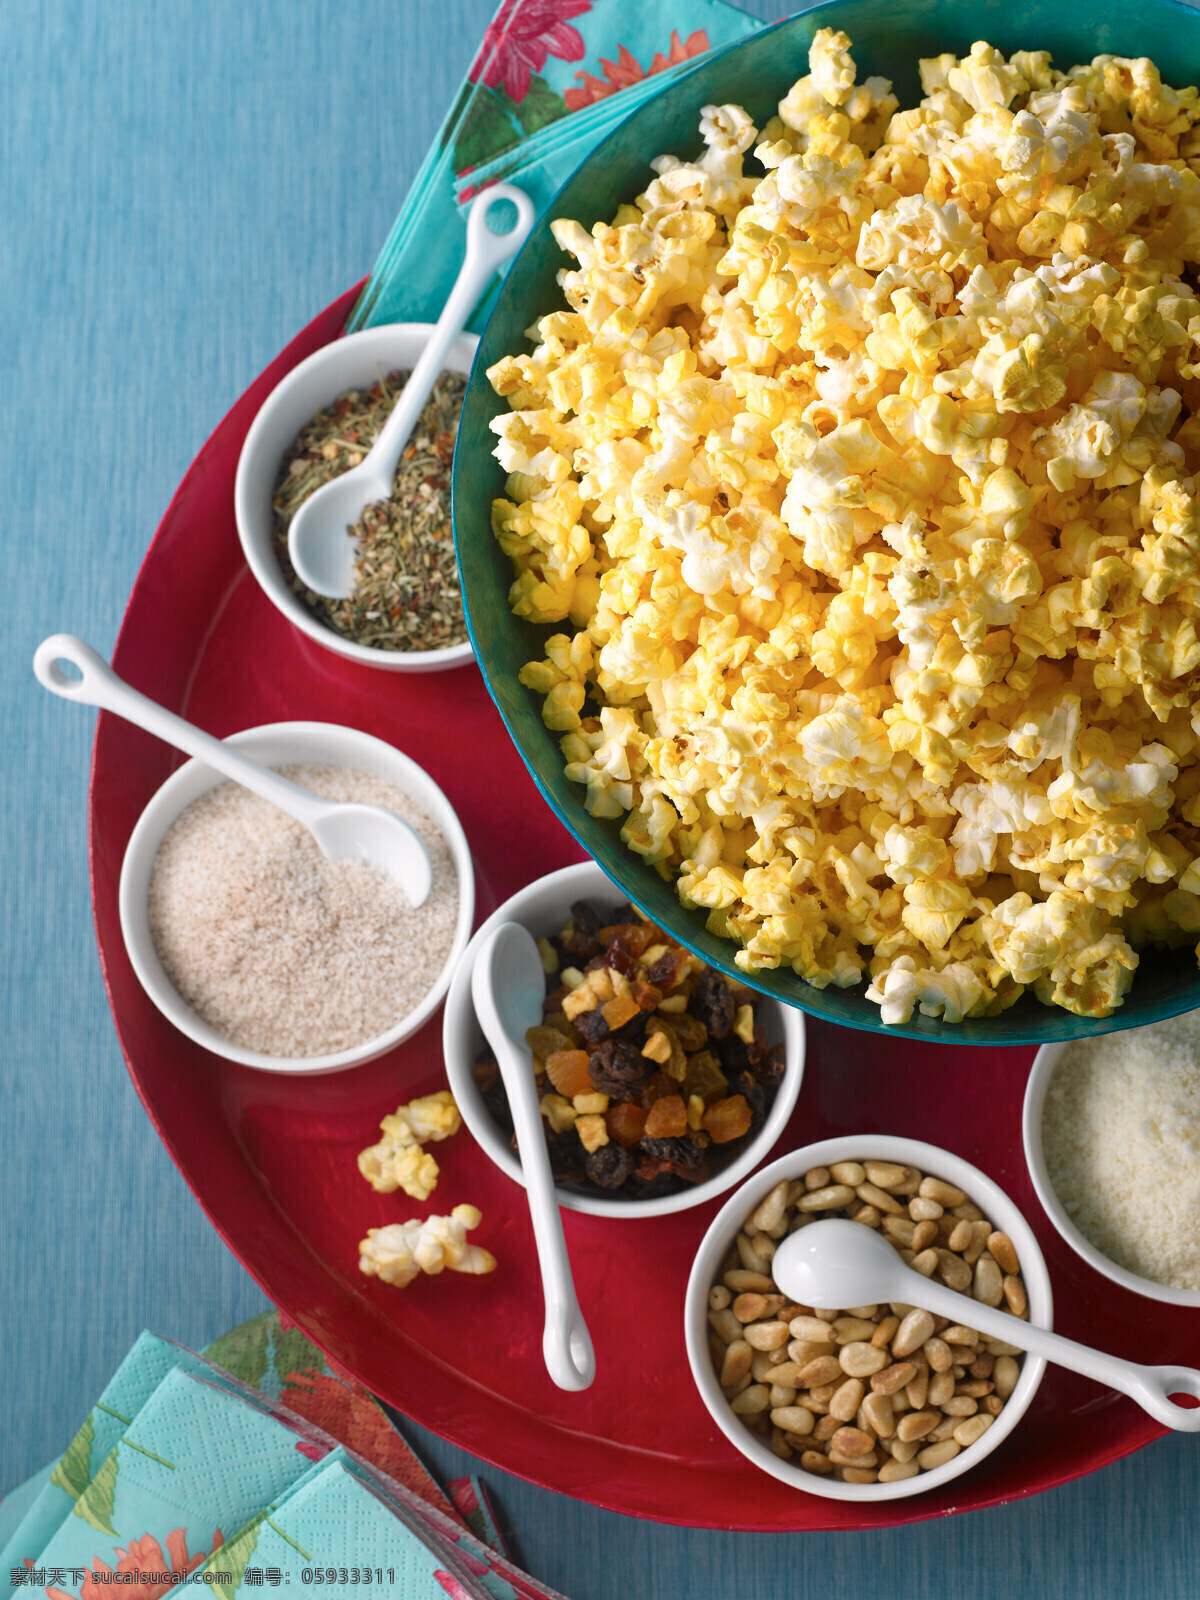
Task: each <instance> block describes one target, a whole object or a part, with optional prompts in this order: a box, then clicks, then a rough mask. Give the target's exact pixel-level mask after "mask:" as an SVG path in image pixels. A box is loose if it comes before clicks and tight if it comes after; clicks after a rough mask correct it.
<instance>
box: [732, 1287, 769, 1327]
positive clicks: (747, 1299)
mask: <svg viewBox="0 0 1200 1600" xmlns="http://www.w3.org/2000/svg"><path fill="white" fill-rule="evenodd" d="M771 1300H774V1301H776V1302H777V1303H778V1301H779V1296H778V1295H772V1296H771V1297H770V1299H768V1297H767V1296H766V1295H765V1294H740V1295H738V1297H737V1299H736V1300H735V1301H734V1302H733V1314H734V1316H735V1317H736V1318H737V1319H738V1321H739V1322H754V1321H756V1320H757V1319H758V1318H759V1317H761V1316H762V1314H763V1312H764V1311H766V1310H767V1309H768V1307H769V1306H770V1304H771Z"/></svg>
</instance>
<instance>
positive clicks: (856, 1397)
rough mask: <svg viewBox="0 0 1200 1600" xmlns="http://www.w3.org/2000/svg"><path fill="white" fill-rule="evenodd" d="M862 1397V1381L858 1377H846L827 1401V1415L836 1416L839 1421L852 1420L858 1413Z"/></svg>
mask: <svg viewBox="0 0 1200 1600" xmlns="http://www.w3.org/2000/svg"><path fill="white" fill-rule="evenodd" d="M862 1398H863V1385H862V1381H861V1380H860V1379H859V1378H847V1379H846V1381H845V1383H843V1384H841V1385H840V1387H838V1388H837V1389H835V1390H834V1392H833V1398H832V1399H831V1400H830V1402H829V1415H830V1416H831V1417H837V1419H838V1421H839V1422H853V1421H854V1419H855V1417H856V1416H857V1415H858V1408H859V1406H860V1405H861V1404H862Z"/></svg>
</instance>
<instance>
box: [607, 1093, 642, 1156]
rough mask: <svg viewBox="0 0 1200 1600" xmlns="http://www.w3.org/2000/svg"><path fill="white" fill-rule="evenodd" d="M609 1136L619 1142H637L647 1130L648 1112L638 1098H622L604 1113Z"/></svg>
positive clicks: (626, 1143) (625, 1143) (624, 1143)
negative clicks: (639, 1103)
mask: <svg viewBox="0 0 1200 1600" xmlns="http://www.w3.org/2000/svg"><path fill="white" fill-rule="evenodd" d="M604 1122H605V1126H606V1127H607V1128H608V1136H609V1138H610V1139H615V1140H616V1141H617V1143H618V1144H623V1145H626V1146H629V1145H635V1144H637V1142H638V1140H639V1139H640V1138H641V1137H642V1134H643V1133H645V1131H646V1113H645V1111H643V1109H642V1107H641V1106H640V1105H638V1103H637V1101H636V1100H622V1101H619V1102H618V1103H617V1104H616V1105H610V1106H609V1108H608V1110H607V1111H606V1112H605V1113H604Z"/></svg>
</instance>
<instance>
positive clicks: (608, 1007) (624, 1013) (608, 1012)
mask: <svg viewBox="0 0 1200 1600" xmlns="http://www.w3.org/2000/svg"><path fill="white" fill-rule="evenodd" d="M641 1009H642V1008H641V1007H640V1006H639V1005H638V1003H637V1001H636V1000H635V999H634V998H633V996H632V995H631V994H618V995H614V996H613V998H612V999H611V1000H606V1001H605V1002H604V1004H603V1005H602V1006H601V1007H600V1011H601V1014H602V1015H603V1017H604V1020H605V1022H607V1023H608V1026H609V1030H610V1032H612V1033H616V1031H617V1029H618V1028H623V1027H624V1026H625V1024H626V1023H627V1022H632V1021H633V1019H634V1017H636V1016H637V1014H638V1012H639V1011H640V1010H641Z"/></svg>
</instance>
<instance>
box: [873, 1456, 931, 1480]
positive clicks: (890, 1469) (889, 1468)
mask: <svg viewBox="0 0 1200 1600" xmlns="http://www.w3.org/2000/svg"><path fill="white" fill-rule="evenodd" d="M920 1470H921V1469H920V1467H919V1466H918V1465H917V1463H916V1462H915V1461H885V1462H884V1464H883V1466H881V1467H880V1469H879V1473H878V1477H879V1481H880V1483H900V1482H902V1481H903V1480H904V1479H905V1478H915V1477H916V1475H917V1473H918V1472H920Z"/></svg>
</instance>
